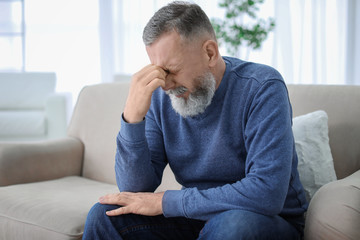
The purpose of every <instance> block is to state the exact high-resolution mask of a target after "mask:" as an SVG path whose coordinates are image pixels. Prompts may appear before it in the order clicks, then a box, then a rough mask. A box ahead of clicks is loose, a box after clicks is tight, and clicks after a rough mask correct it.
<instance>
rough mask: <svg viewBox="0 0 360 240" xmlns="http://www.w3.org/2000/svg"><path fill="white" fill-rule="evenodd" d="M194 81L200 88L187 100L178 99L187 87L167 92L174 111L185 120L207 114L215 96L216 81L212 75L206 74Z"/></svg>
mask: <svg viewBox="0 0 360 240" xmlns="http://www.w3.org/2000/svg"><path fill="white" fill-rule="evenodd" d="M194 81H195V82H196V83H200V86H199V87H197V88H196V90H195V91H194V92H193V93H190V95H189V97H188V98H187V99H185V98H182V97H180V98H178V97H176V96H177V95H180V94H183V93H184V92H186V91H187V88H185V87H178V88H176V89H173V90H168V91H166V94H168V95H169V97H170V99H171V105H172V107H173V109H174V110H175V112H177V113H178V114H180V115H181V116H182V117H184V118H186V117H194V116H196V115H198V114H201V113H203V112H205V109H206V108H207V107H208V106H209V105H210V104H211V100H212V98H213V96H214V94H215V87H216V81H215V78H214V75H212V73H210V72H206V73H205V74H204V75H202V76H199V77H197V78H195V79H194Z"/></svg>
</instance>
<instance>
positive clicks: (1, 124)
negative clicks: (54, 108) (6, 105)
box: [0, 111, 46, 137]
mask: <svg viewBox="0 0 360 240" xmlns="http://www.w3.org/2000/svg"><path fill="white" fill-rule="evenodd" d="M45 133H46V118H45V111H0V136H1V137H21V136H25V137H26V136H44V135H45Z"/></svg>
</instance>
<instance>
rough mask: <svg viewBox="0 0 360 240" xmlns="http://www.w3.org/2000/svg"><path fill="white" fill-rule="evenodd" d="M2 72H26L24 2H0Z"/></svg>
mask: <svg viewBox="0 0 360 240" xmlns="http://www.w3.org/2000/svg"><path fill="white" fill-rule="evenodd" d="M0 70H3V71H24V70H25V24H24V1H23V0H0Z"/></svg>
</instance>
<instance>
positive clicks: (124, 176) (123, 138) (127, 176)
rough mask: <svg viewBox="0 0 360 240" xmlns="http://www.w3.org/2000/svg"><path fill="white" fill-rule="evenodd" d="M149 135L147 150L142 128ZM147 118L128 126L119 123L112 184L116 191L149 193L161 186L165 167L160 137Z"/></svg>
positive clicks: (125, 123) (124, 122) (122, 121)
mask: <svg viewBox="0 0 360 240" xmlns="http://www.w3.org/2000/svg"><path fill="white" fill-rule="evenodd" d="M153 127H154V128H155V129H153V130H149V132H152V136H151V142H152V143H153V145H154V146H151V148H152V151H150V150H149V149H151V148H149V146H148V141H147V137H146V134H145V132H146V131H145V128H150V129H151V128H153ZM156 132H157V130H156V124H155V123H154V122H153V120H152V119H151V118H148V117H146V120H144V121H142V122H140V123H136V124H130V123H127V122H126V121H124V119H123V118H122V120H121V128H120V131H119V134H118V136H117V139H116V140H117V151H116V156H115V173H116V181H117V185H118V187H119V190H120V191H129V192H153V191H155V190H156V188H157V187H158V186H159V185H160V183H161V178H162V173H163V170H164V168H165V166H166V161H165V157H164V153H163V143H162V139H161V134H156Z"/></svg>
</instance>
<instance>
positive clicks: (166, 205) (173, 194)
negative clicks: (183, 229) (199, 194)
mask: <svg viewBox="0 0 360 240" xmlns="http://www.w3.org/2000/svg"><path fill="white" fill-rule="evenodd" d="M184 194H185V190H168V191H166V192H165V194H164V196H163V199H162V208H163V215H164V216H165V217H186V214H185V210H184V206H183V196H184Z"/></svg>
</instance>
